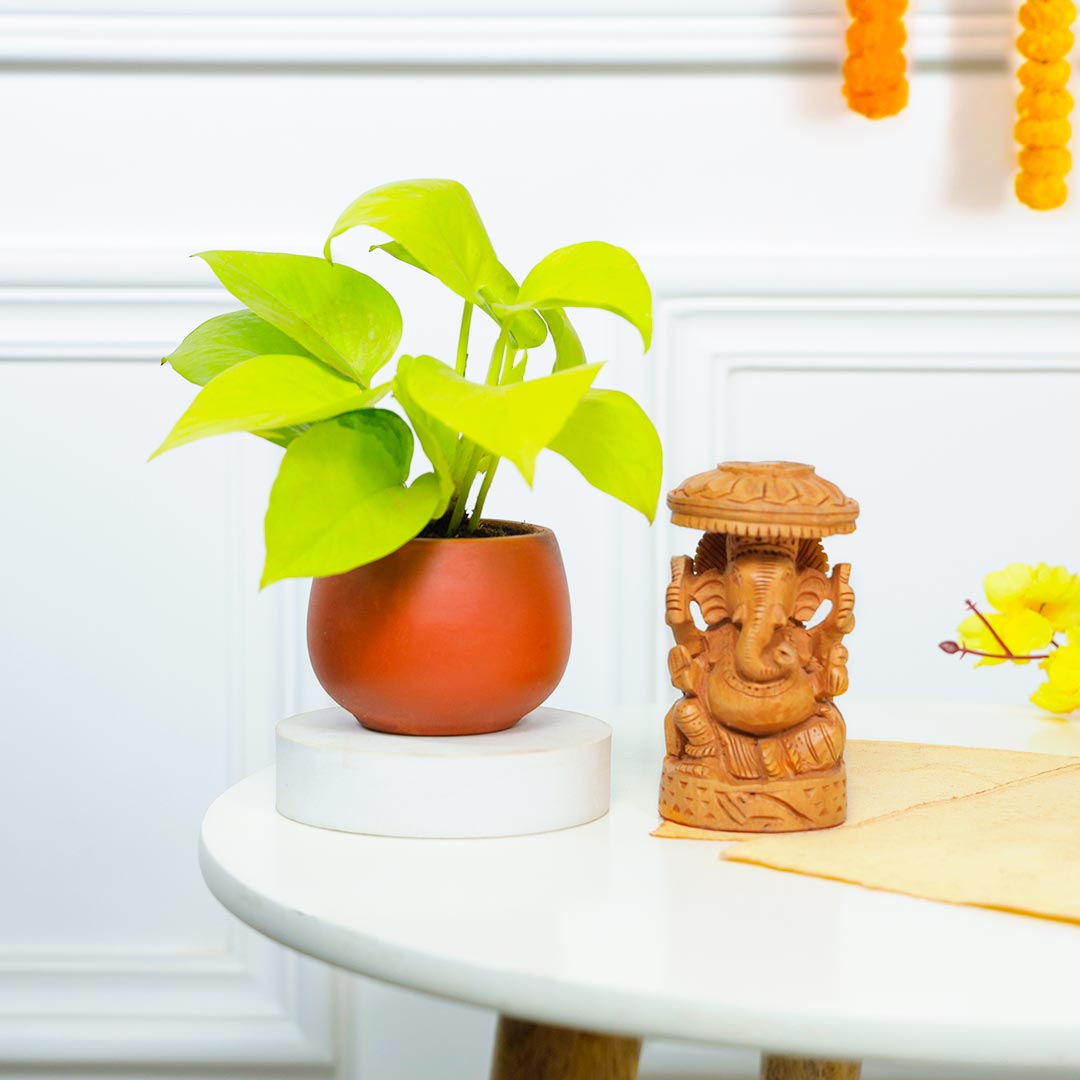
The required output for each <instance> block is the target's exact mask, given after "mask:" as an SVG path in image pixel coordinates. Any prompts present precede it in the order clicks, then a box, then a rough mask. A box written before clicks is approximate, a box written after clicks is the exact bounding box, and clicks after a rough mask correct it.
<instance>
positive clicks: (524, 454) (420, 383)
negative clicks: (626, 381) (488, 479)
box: [397, 356, 601, 484]
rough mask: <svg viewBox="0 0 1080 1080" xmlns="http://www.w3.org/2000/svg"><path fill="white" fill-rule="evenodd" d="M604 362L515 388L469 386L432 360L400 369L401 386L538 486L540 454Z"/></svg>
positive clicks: (427, 358) (415, 361) (432, 413)
mask: <svg viewBox="0 0 1080 1080" xmlns="http://www.w3.org/2000/svg"><path fill="white" fill-rule="evenodd" d="M600 367H601V365H600V364H590V365H585V366H582V367H577V368H573V369H571V370H569V371H561V372H558V373H556V374H554V375H545V376H544V377H543V378H541V379H532V380H530V381H529V382H522V383H517V384H514V385H510V386H483V385H477V384H476V383H471V382H467V381H466V380H465V379H463V378H461V376H460V375H458V374H456V373H455V372H454V370H453V369H452V368H450V367H448V366H447V365H446V364H443V363H442V362H441V361H439V360H436V359H434V358H433V357H430V356H417V357H415V358H413V359H412V360H411V362H409V363H408V364H404V363H403V364H399V366H398V377H397V382H398V384H401V385H404V387H405V390H406V392H407V394H408V395H409V396H410V397H411V398H412V400H413V401H414V402H416V404H417V405H418V406H419V407H420V408H421V409H423V410H424V411H425V412H426V413H428V414H429V415H430V416H432V417H434V418H435V419H436V420H438V421H440V422H442V423H443V424H445V425H446V426H447V427H448V428H450V429H451V430H452V431H459V432H461V433H462V434H463V435H464V436H465V437H466V438H468V439H471V440H472V441H473V442H475V443H476V444H477V445H478V446H480V447H482V448H483V449H485V450H487V451H488V452H489V453H492V454H494V455H495V456H496V457H505V458H509V459H510V461H512V462H513V463H514V464H515V465H516V466H517V467H518V469H519V470H520V472H521V475H522V476H523V477H524V478H525V480H526V482H528V483H530V484H531V483H532V478H533V471H534V468H535V465H536V455H537V454H539V453H540V451H541V450H542V449H543V448H544V447H545V446H547V445H548V444H549V443H550V442H551V440H552V439H553V438H555V436H556V435H557V434H558V433H559V431H560V429H561V428H562V427H563V425H564V424H565V423H566V421H567V419H568V418H569V417H570V415H571V413H572V412H573V411H574V409H575V408H576V406H577V404H578V402H580V401H581V399H582V398H583V397H584V396H585V394H586V392H587V391H588V389H589V387H590V385H591V384H592V381H593V379H595V378H596V373H597V372H598V371H599V370H600Z"/></svg>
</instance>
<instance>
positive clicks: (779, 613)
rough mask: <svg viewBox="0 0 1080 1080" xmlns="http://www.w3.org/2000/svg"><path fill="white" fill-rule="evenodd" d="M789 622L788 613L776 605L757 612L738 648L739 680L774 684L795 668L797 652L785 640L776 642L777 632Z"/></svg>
mask: <svg viewBox="0 0 1080 1080" xmlns="http://www.w3.org/2000/svg"><path fill="white" fill-rule="evenodd" d="M787 622H788V618H787V612H786V611H785V610H784V609H783V607H782V606H781V605H775V606H774V607H769V608H764V609H762V610H760V611H755V612H754V613H753V614H751V615H750V617H749V618H748V619H747V620H746V621H745V622H744V623H743V624H742V627H741V628H740V630H739V638H738V641H737V642H736V645H735V670H736V672H738V674H739V677H740V678H742V679H745V680H746V681H747V682H758V683H764V682H775V681H776V680H777V679H782V678H784V677H785V676H787V675H788V674H789V673H790V672H791V671H792V670H793V669H794V668H795V666H796V665H797V663H798V656H797V654H796V651H795V649H794V648H793V646H792V645H791V643H790V642H788V641H785V640H784V639H783V638H780V640H777V634H778V631H779V630H780V629H781V628H782V627H784V626H786V625H787Z"/></svg>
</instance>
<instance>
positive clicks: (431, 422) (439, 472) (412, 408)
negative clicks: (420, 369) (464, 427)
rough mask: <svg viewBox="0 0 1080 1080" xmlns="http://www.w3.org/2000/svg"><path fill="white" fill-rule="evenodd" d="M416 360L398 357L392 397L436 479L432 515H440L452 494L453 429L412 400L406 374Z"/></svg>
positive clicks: (408, 357)
mask: <svg viewBox="0 0 1080 1080" xmlns="http://www.w3.org/2000/svg"><path fill="white" fill-rule="evenodd" d="M415 363H416V359H415V358H414V357H411V356H402V357H401V358H400V359H399V360H398V365H397V376H396V377H395V379H394V397H395V398H397V400H398V402H399V403H400V404H401V407H402V408H403V409H404V410H405V415H406V416H407V417H408V418H409V423H411V424H412V426H413V430H414V431H415V432H416V435H417V438H419V440H420V445H421V446H422V447H423V448H424V453H425V454H426V455H427V459H428V461H430V462H431V467H432V468H433V469H434V470H435V475H436V476H437V477H438V478H439V487H440V502H439V506H438V507H437V511H436V513H435V514H434V515H433V516H434V517H437V518H438V517H441V516H442V515H443V514H444V513H445V512H446V508H447V506H449V505H450V497H451V496H452V495H453V494H454V457H455V454H456V452H457V432H456V431H454V430H452V429H451V428H449V427H447V426H446V424H444V423H442V422H441V421H439V420H436V419H435V417H434V416H432V415H431V414H430V413H428V412H426V411H425V410H424V409H423V408H421V406H420V405H418V404H417V402H416V401H415V400H414V398H413V396H412V394H410V393H409V374H410V371H411V368H412V365H413V364H415Z"/></svg>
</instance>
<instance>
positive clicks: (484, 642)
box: [308, 522, 570, 735]
mask: <svg viewBox="0 0 1080 1080" xmlns="http://www.w3.org/2000/svg"><path fill="white" fill-rule="evenodd" d="M491 524H495V525H510V527H511V528H520V529H522V530H523V531H522V532H521V534H520V535H515V536H505V537H490V538H483V539H458V540H428V539H417V540H411V541H410V542H409V543H407V544H406V545H405V546H404V547H402V548H400V549H399V550H397V551H395V552H394V553H393V554H392V555H388V556H387V557H386V558H385V559H380V560H379V561H378V562H374V563H369V564H368V565H367V566H360V567H357V569H355V570H350V571H349V572H348V573H345V574H338V575H336V576H334V577H326V578H316V579H315V581H313V582H312V585H311V602H310V604H309V606H308V651H309V652H310V654H311V663H312V666H313V667H314V669H315V674H316V675H317V676H318V679H319V682H320V683H322V685H323V688H324V689H325V690H326V692H327V693H328V694H329V695H330V696H331V697H332V698H333V699H334V700H335V701H336V702H337V703H338V704H339V705H341V706H342V707H343V708H345V709H347V710H348V711H349V712H350V713H352V714H353V716H355V717H356V719H357V720H359V721H360V723H361V724H363V725H364V726H365V727H369V728H374V729H375V730H377V731H389V732H393V733H395V734H401V735H476V734H480V733H481V732H486V731H501V730H503V729H504V728H508V727H512V726H513V725H514V724H516V723H517V722H518V720H520V719H521V718H522V717H523V716H524V715H525V714H526V713H528V712H530V711H532V710H533V709H535V708H536V707H537V706H538V705H540V704H541V703H542V702H543V701H544V700H545V699H546V698H547V697H548V695H549V694H550V693H551V692H552V691H553V690H554V689H555V687H556V686H558V684H559V680H560V679H561V678H562V674H563V671H564V670H565V669H566V661H567V659H568V658H569V656H570V596H569V593H568V592H567V588H566V573H565V571H564V569H563V562H562V555H561V554H560V552H559V544H558V541H557V540H556V539H555V534H554V533H553V532H551V530H550V529H543V528H539V527H537V526H535V525H520V526H519V525H516V524H514V525H511V523H509V522H491Z"/></svg>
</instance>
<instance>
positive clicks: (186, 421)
mask: <svg viewBox="0 0 1080 1080" xmlns="http://www.w3.org/2000/svg"><path fill="white" fill-rule="evenodd" d="M389 390H390V386H389V384H386V385H384V386H381V387H379V388H378V389H375V390H362V389H361V388H360V387H359V386H357V385H356V383H355V382H353V381H352V380H351V379H346V378H345V377H344V376H342V375H339V374H338V373H337V372H336V371H334V370H333V369H332V368H329V367H327V366H326V365H325V364H323V363H320V362H319V361H318V360H313V359H311V357H308V356H256V357H254V358H253V359H251V360H245V361H244V362H243V363H241V364H236V365H235V366H234V367H231V368H229V369H228V370H227V371H223V372H222V373H221V374H220V375H217V376H215V377H214V378H213V379H211V380H210V382H208V383H207V384H206V386H204V387H203V388H202V390H201V391H200V392H199V394H198V395H197V396H196V398H195V400H194V401H193V402H192V403H191V405H190V406H189V408H188V410H187V412H185V413H184V415H183V416H181V417H180V419H179V420H177V422H176V426H175V427H174V428H173V429H172V431H170V432H169V434H168V437H167V438H166V439H165V441H164V442H163V443H162V444H161V445H160V446H159V447H158V448H157V450H155V451H154V453H153V454H152V455H151V457H157V455H158V454H162V453H164V452H165V451H166V450H171V449H173V448H174V447H176V446H183V445H184V443H189V442H194V441H195V440H196V439H205V438H207V436H210V435H223V434H225V433H226V432H229V431H254V432H260V431H271V430H274V429H276V428H287V427H289V426H291V425H293V424H306V423H310V422H312V421H313V420H325V419H326V418H327V417H330V416H337V415H339V414H340V413H344V412H350V411H351V410H353V409H361V408H364V406H366V405H370V404H372V403H374V402H375V401H377V400H378V399H379V398H381V397H383V396H385V395H386V394H387V393H388V392H389Z"/></svg>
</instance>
